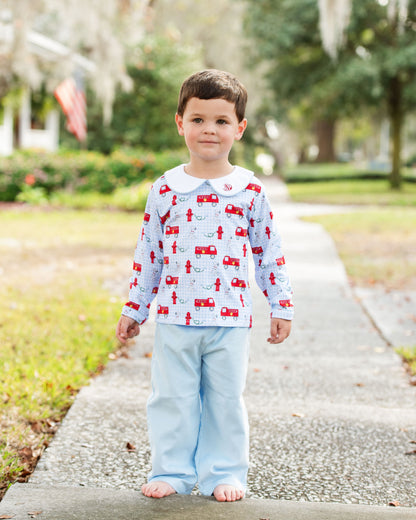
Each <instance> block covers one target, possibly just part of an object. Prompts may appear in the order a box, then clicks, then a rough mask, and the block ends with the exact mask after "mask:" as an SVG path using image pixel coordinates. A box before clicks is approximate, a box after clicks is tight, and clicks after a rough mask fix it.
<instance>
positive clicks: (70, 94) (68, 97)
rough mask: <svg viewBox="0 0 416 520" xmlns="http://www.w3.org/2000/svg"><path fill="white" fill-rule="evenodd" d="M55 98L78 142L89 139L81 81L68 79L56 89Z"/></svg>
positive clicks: (67, 125)
mask: <svg viewBox="0 0 416 520" xmlns="http://www.w3.org/2000/svg"><path fill="white" fill-rule="evenodd" d="M55 97H56V99H57V100H58V102H59V104H60V105H61V107H62V110H63V112H64V114H65V115H66V127H67V129H68V130H69V131H70V132H71V133H72V134H74V135H75V137H76V138H77V139H78V141H85V139H86V138H87V103H86V99H85V92H84V90H83V88H82V86H81V83H80V81H78V82H77V81H75V79H74V78H72V77H71V78H67V79H65V80H64V81H63V82H62V83H60V84H59V85H58V86H57V87H56V89H55Z"/></svg>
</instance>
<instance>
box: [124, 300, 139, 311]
mask: <svg viewBox="0 0 416 520" xmlns="http://www.w3.org/2000/svg"><path fill="white" fill-rule="evenodd" d="M126 306H127V307H130V309H134V310H135V311H138V310H139V309H140V305H139V304H138V303H134V302H127V303H126Z"/></svg>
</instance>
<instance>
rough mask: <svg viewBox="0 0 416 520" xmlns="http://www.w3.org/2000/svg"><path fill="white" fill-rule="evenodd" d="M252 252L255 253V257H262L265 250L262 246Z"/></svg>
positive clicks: (254, 248)
mask: <svg viewBox="0 0 416 520" xmlns="http://www.w3.org/2000/svg"><path fill="white" fill-rule="evenodd" d="M252 251H253V255H262V254H263V248H262V247H261V246H259V247H253V249H252Z"/></svg>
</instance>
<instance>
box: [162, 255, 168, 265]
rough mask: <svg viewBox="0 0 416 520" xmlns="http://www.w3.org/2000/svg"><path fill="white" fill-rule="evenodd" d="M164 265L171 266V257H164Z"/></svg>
mask: <svg viewBox="0 0 416 520" xmlns="http://www.w3.org/2000/svg"><path fill="white" fill-rule="evenodd" d="M163 263H164V264H165V265H169V257H168V256H164V257H163Z"/></svg>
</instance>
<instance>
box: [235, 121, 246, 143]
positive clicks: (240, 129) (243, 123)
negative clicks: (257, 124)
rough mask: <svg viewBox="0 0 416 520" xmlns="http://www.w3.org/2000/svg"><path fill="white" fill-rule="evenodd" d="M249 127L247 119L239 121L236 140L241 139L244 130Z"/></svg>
mask: <svg viewBox="0 0 416 520" xmlns="http://www.w3.org/2000/svg"><path fill="white" fill-rule="evenodd" d="M246 128H247V119H242V120H241V121H240V122H239V123H238V128H237V132H236V134H235V140H236V141H239V140H240V139H241V138H242V137H243V134H244V130H245V129H246Z"/></svg>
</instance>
